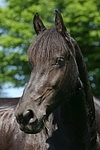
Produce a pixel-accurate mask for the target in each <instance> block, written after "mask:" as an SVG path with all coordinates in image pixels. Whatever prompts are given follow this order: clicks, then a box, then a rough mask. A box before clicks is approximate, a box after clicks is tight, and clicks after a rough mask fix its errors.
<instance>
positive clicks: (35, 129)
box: [20, 118, 45, 134]
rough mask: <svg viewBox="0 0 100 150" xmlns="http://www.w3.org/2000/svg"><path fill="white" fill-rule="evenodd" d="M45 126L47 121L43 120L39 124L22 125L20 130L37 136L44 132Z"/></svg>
mask: <svg viewBox="0 0 100 150" xmlns="http://www.w3.org/2000/svg"><path fill="white" fill-rule="evenodd" d="M44 126H45V119H44V118H42V119H40V120H38V121H37V123H31V124H28V125H26V126H23V125H20V130H22V131H23V132H25V133H28V134H37V133H39V132H41V131H42V130H43V128H44Z"/></svg>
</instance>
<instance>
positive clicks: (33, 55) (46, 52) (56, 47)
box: [28, 27, 69, 64]
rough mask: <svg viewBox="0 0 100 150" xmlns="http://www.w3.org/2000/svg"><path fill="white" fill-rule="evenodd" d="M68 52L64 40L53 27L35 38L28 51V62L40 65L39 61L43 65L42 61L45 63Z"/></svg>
mask: <svg viewBox="0 0 100 150" xmlns="http://www.w3.org/2000/svg"><path fill="white" fill-rule="evenodd" d="M68 50H69V47H68V45H67V44H66V41H65V40H64V38H63V37H62V36H61V35H60V33H58V32H57V30H56V29H55V27H52V28H49V29H47V30H45V31H44V32H43V33H41V34H39V35H38V36H37V38H36V39H35V41H34V42H33V43H32V44H31V46H30V47H29V49H28V54H29V55H28V56H29V60H30V59H31V60H33V61H34V63H39V64H41V61H42V63H43V60H44V62H45V61H46V60H50V59H51V58H53V57H54V56H58V57H59V56H60V55H61V54H62V55H64V54H65V53H66V52H68Z"/></svg>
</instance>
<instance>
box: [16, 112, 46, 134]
mask: <svg viewBox="0 0 100 150" xmlns="http://www.w3.org/2000/svg"><path fill="white" fill-rule="evenodd" d="M16 120H17V122H18V124H19V126H20V129H21V130H22V131H24V132H25V133H30V134H36V133H39V132H40V131H41V130H42V129H43V127H44V123H45V120H46V115H44V116H43V117H42V118H41V119H39V120H38V119H37V118H36V117H35V115H34V113H33V111H32V110H28V111H26V113H24V115H22V114H21V115H18V116H17V117H16Z"/></svg>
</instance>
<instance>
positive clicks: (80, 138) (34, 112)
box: [0, 11, 100, 150]
mask: <svg viewBox="0 0 100 150" xmlns="http://www.w3.org/2000/svg"><path fill="white" fill-rule="evenodd" d="M33 23H34V28H35V31H36V33H37V34H38V36H37V38H36V40H35V41H34V42H33V43H32V44H31V45H30V47H29V50H28V57H29V63H30V66H31V69H32V72H31V77H30V80H29V82H28V84H27V86H26V88H25V90H24V92H23V95H22V97H21V98H20V100H19V102H18V105H17V107H16V108H15V111H14V108H12V111H10V110H11V109H8V110H7V111H8V112H7V111H6V110H5V111H6V113H5V112H4V109H3V111H2V114H3V115H4V114H6V115H5V116H7V114H9V112H10V119H11V120H12V119H13V121H12V125H13V130H12V128H11V127H9V126H12V125H11V123H10V122H9V125H8V127H9V128H10V130H11V131H10V135H11V136H12V137H11V140H10V141H11V142H10V141H9V142H10V143H7V144H8V145H6V147H8V146H9V145H10V146H9V148H8V149H9V150H19V149H20V150H26V149H29V150H33V149H34V150H47V149H48V150H100V144H99V136H98V133H97V129H96V124H97V123H96V119H95V108H94V102H93V95H92V92H91V87H90V83H89V80H88V75H87V70H86V65H85V63H84V60H83V56H82V53H81V51H80V48H79V47H78V45H77V43H76V41H75V40H74V39H73V38H72V37H71V36H70V35H69V34H68V32H67V30H66V28H65V25H64V23H63V19H62V16H61V14H60V13H59V12H58V11H56V17H55V26H54V27H52V28H49V29H46V27H45V26H44V24H43V22H42V21H41V19H40V18H39V15H38V14H36V15H35V17H34V20H33ZM14 113H15V116H16V119H17V122H18V124H19V127H20V129H21V130H22V131H24V132H25V133H24V132H21V131H20V130H19V128H18V126H17V123H16V120H15V118H14ZM7 118H9V115H8V116H7V117H6V119H7ZM2 127H3V126H2ZM5 128H7V127H5ZM5 130H6V131H5ZM5 130H2V132H3V131H4V134H5V133H6V135H8V134H7V132H8V131H9V129H8V128H7V129H5ZM18 137H19V138H18ZM0 139H1V138H0ZM8 139H9V138H8ZM5 141H6V138H5ZM15 141H16V142H15ZM14 142H15V143H14ZM1 147H2V149H0V150H6V148H4V142H3V141H2V145H1ZM8 149H7V150H8Z"/></svg>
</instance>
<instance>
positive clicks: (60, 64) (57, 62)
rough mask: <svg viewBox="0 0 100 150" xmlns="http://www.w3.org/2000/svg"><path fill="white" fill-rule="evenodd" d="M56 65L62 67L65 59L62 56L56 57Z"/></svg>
mask: <svg viewBox="0 0 100 150" xmlns="http://www.w3.org/2000/svg"><path fill="white" fill-rule="evenodd" d="M56 65H57V66H58V67H59V68H61V67H63V66H64V65H65V59H64V57H58V58H57V59H56Z"/></svg>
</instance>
